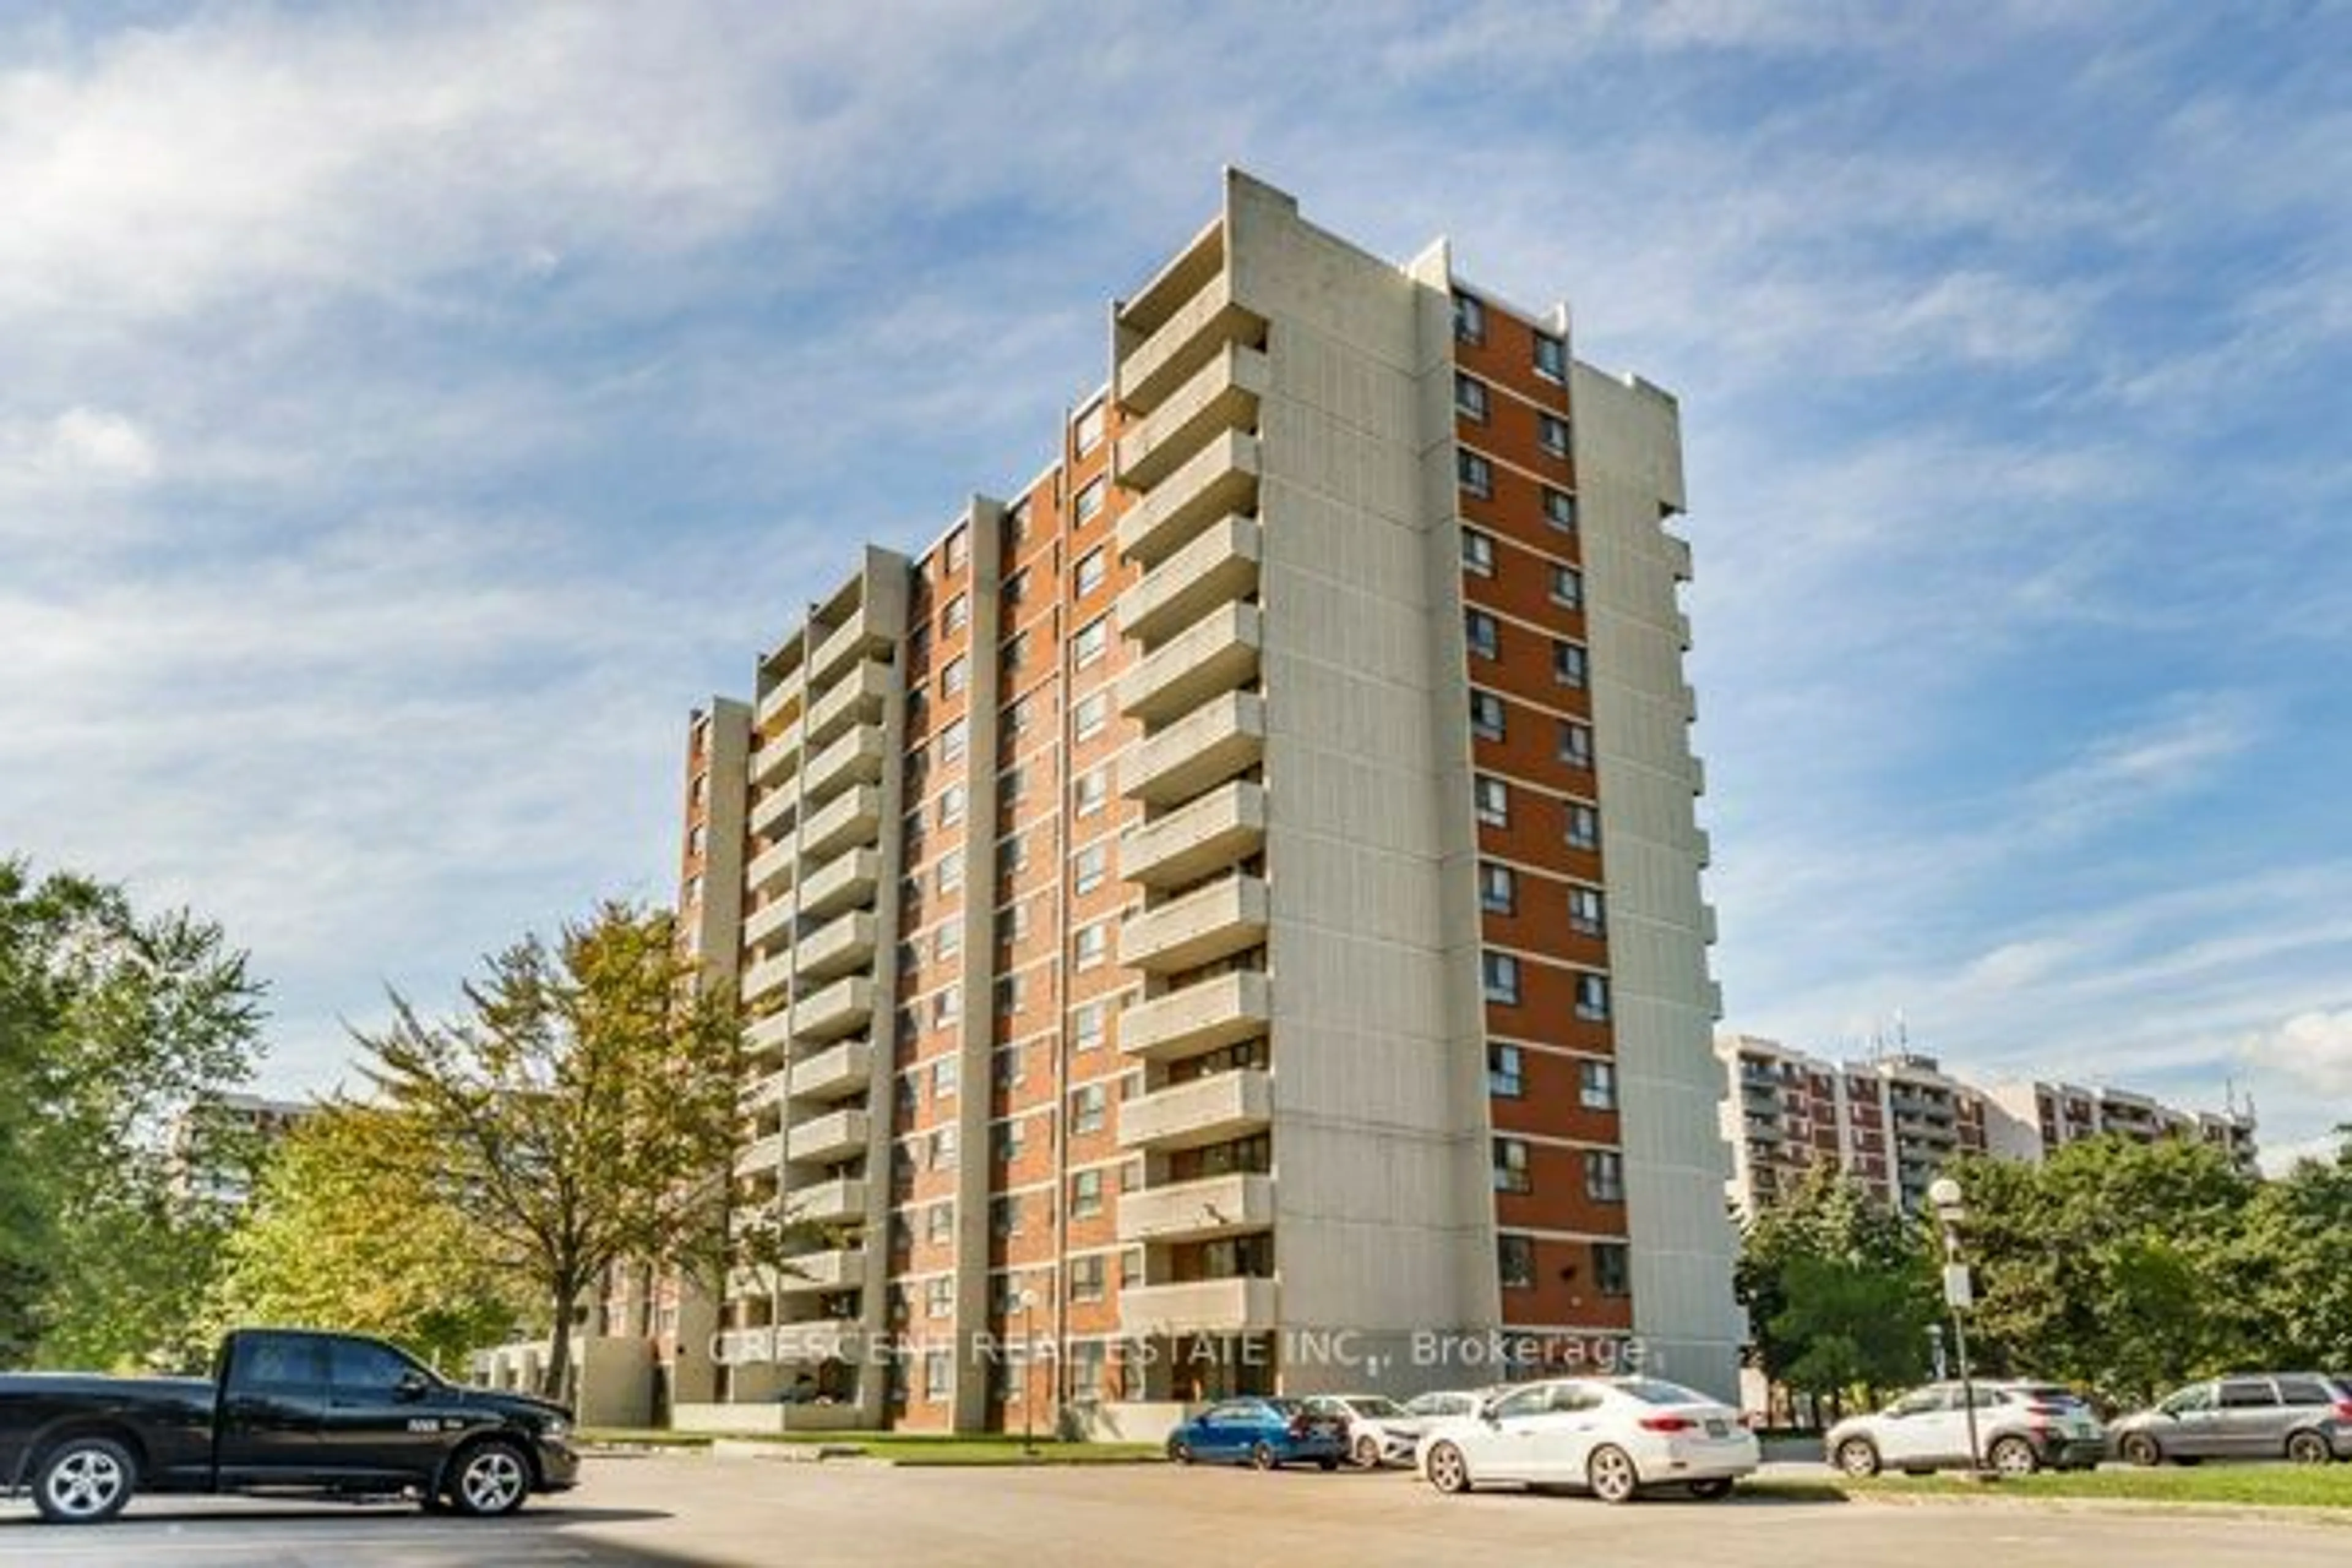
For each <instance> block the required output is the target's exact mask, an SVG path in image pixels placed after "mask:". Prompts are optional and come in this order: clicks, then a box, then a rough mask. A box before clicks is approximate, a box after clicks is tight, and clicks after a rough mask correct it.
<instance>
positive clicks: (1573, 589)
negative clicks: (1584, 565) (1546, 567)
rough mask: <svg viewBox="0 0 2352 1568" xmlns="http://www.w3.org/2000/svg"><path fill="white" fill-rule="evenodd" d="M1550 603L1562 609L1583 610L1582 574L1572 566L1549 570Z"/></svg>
mask: <svg viewBox="0 0 2352 1568" xmlns="http://www.w3.org/2000/svg"><path fill="white" fill-rule="evenodd" d="M1551 602H1552V603H1553V604H1555V605H1559V606H1560V607H1561V608H1563V609H1570V610H1580V609H1582V608H1584V574H1583V573H1581V572H1579V571H1578V570H1577V569H1576V568H1575V567H1573V566H1559V565H1555V566H1554V567H1553V568H1552V569H1551Z"/></svg>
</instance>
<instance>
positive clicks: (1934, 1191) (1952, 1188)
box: [1927, 1176, 1963, 1215]
mask: <svg viewBox="0 0 2352 1568" xmlns="http://www.w3.org/2000/svg"><path fill="white" fill-rule="evenodd" d="M1962 1198H1963V1194H1961V1192H1960V1184H1959V1183H1958V1182H1956V1181H1954V1180H1952V1178H1951V1177H1949V1176H1938V1177H1937V1178H1936V1179H1935V1180H1934V1181H1932V1182H1930V1183H1928V1184H1927V1202H1928V1205H1930V1206H1931V1207H1933V1208H1934V1209H1935V1211H1936V1212H1937V1214H1941V1215H1950V1214H1957V1213H1958V1212H1959V1208H1960V1204H1961V1202H1962Z"/></svg>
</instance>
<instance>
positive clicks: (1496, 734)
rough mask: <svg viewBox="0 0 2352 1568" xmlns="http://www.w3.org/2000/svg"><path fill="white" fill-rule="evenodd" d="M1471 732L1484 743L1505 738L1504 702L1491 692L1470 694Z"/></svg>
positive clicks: (1476, 691)
mask: <svg viewBox="0 0 2352 1568" xmlns="http://www.w3.org/2000/svg"><path fill="white" fill-rule="evenodd" d="M1470 731H1471V733H1473V734H1475V735H1476V736H1477V737H1478V738H1479V739H1480V740H1482V741H1499V740H1501V739H1502V738H1503V700H1502V699H1501V698H1499V697H1497V696H1496V695H1495V694H1494V693H1493V692H1491V691H1480V690H1477V689H1475V688H1474V689H1472V690H1471V693H1470Z"/></svg>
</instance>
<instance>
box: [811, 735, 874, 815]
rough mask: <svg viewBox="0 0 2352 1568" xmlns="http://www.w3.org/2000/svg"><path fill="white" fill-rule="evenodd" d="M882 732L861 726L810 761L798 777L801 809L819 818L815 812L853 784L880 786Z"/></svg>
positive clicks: (818, 813)
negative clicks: (817, 807)
mask: <svg viewBox="0 0 2352 1568" xmlns="http://www.w3.org/2000/svg"><path fill="white" fill-rule="evenodd" d="M882 750H883V748H882V731H879V730H877V729H875V728H874V727H873V726H871V725H861V726H860V727H859V728H857V729H855V730H851V731H847V732H845V734H843V735H842V737H841V738H840V739H839V740H837V741H835V742H833V744H831V745H829V746H827V747H826V748H825V749H824V751H822V752H818V753H817V754H816V755H815V756H814V757H812V758H810V759H809V762H808V765H807V766H806V767H805V768H803V770H802V774H801V799H802V802H803V805H802V807H801V809H802V810H803V811H808V812H812V813H814V815H813V816H811V818H810V820H812V821H814V820H815V816H822V815H823V814H822V813H820V812H816V810H815V808H816V806H817V805H818V804H819V803H820V802H823V801H826V800H830V799H832V798H833V796H834V795H835V794H836V793H837V792H839V791H841V790H843V789H845V788H847V787H848V786H849V785H851V784H880V783H881V782H882Z"/></svg>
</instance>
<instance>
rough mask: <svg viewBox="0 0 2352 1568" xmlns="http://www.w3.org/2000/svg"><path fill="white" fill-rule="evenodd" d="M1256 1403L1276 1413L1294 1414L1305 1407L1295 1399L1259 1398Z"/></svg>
mask: <svg viewBox="0 0 2352 1568" xmlns="http://www.w3.org/2000/svg"><path fill="white" fill-rule="evenodd" d="M1258 1403H1259V1404H1261V1405H1265V1407H1266V1408H1267V1409H1269V1410H1271V1411H1273V1412H1274V1413H1275V1414H1276V1415H1297V1414H1298V1413H1299V1412H1300V1411H1301V1410H1303V1409H1305V1408H1306V1406H1305V1405H1301V1404H1299V1403H1298V1401H1297V1400H1296V1399H1261V1400H1259V1401H1258Z"/></svg>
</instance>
